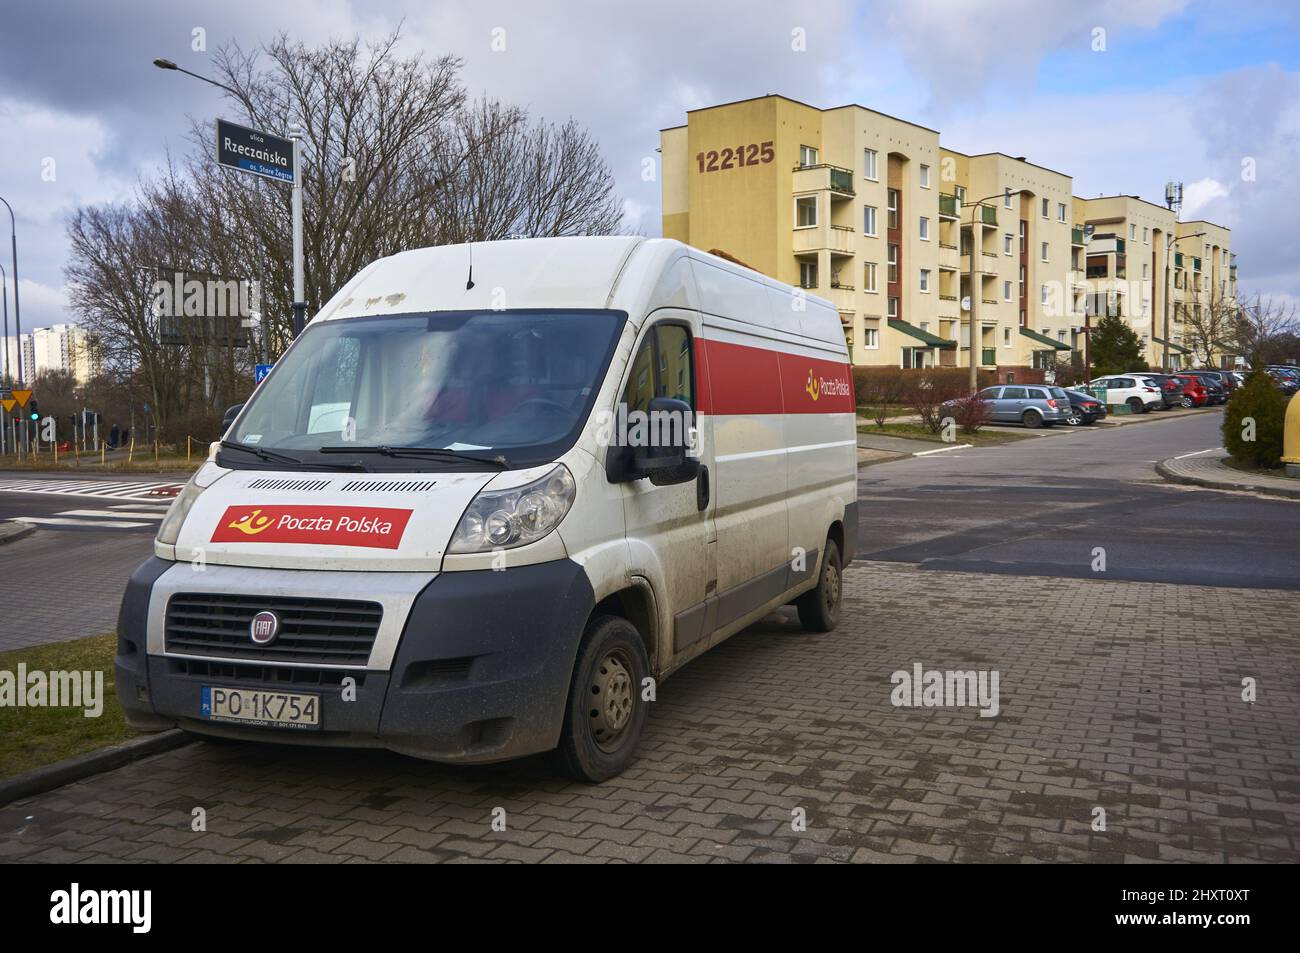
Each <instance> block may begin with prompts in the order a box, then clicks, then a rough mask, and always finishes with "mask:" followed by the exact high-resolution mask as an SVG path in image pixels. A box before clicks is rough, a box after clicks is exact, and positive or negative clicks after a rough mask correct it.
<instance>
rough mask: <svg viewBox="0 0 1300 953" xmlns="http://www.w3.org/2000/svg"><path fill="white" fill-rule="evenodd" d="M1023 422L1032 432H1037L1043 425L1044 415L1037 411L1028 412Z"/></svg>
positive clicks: (1022, 419)
mask: <svg viewBox="0 0 1300 953" xmlns="http://www.w3.org/2000/svg"><path fill="white" fill-rule="evenodd" d="M1020 419H1021V422H1023V423H1024V425H1025V426H1026V427H1028V428H1029V429H1030V430H1037V429H1038V428H1039V427H1041V426H1042V425H1043V415H1042V414H1040V413H1039V412H1038V411H1036V410H1026V411H1025V415H1024V417H1022V418H1020Z"/></svg>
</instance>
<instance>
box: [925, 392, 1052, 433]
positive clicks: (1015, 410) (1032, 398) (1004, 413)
mask: <svg viewBox="0 0 1300 953" xmlns="http://www.w3.org/2000/svg"><path fill="white" fill-rule="evenodd" d="M977 396H978V397H979V398H980V399H981V400H983V401H984V402H985V403H987V404H988V411H989V422H990V423H999V424H1023V425H1024V426H1026V427H1029V428H1030V429H1031V430H1032V429H1035V428H1038V427H1051V426H1052V425H1054V424H1058V423H1066V422H1067V418H1068V417H1069V415H1070V398H1069V396H1068V395H1067V394H1066V392H1065V388H1063V387H1052V386H1050V385H1048V384H1024V385H1014V386H1013V385H1007V386H1005V387H986V388H984V389H983V390H982V391H980V392H979V394H978V395H977ZM957 404H958V402H957V401H955V400H950V401H946V402H944V403H943V404H942V405H941V407H940V410H941V411H942V412H943V413H944V414H945V415H953V414H955V413H956V410H957Z"/></svg>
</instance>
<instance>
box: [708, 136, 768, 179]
mask: <svg viewBox="0 0 1300 953" xmlns="http://www.w3.org/2000/svg"><path fill="white" fill-rule="evenodd" d="M774 158H776V151H775V150H774V149H773V148H772V140H770V139H769V140H768V141H767V142H759V143H754V142H751V143H749V144H748V145H744V146H736V148H734V149H723V150H722V151H721V152H718V151H717V150H716V149H710V150H709V151H708V152H700V153H697V154H696V156H695V161H696V163H697V164H698V165H699V167H700V171H701V172H721V171H722V170H723V169H739V168H740V167H741V166H745V165H758V164H759V163H762V162H771V161H772V160H773V159H774Z"/></svg>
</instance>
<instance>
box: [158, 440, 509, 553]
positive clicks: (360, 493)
mask: <svg viewBox="0 0 1300 953" xmlns="http://www.w3.org/2000/svg"><path fill="white" fill-rule="evenodd" d="M212 470H216V471H217V472H216V473H212V472H211V471H212ZM204 471H206V472H204ZM495 475H496V473H495V471H494V472H492V473H463V472H455V473H322V472H316V471H311V472H303V471H301V470H293V471H275V470H225V469H223V468H217V467H215V465H214V464H211V463H209V464H207V465H206V466H205V467H204V469H203V471H200V473H199V475H198V476H197V478H196V482H197V483H198V484H199V485H200V486H206V487H207V488H206V489H205V490H204V491H203V492H202V493H201V494H200V495H199V497H198V498H197V499H196V500H195V501H194V504H193V506H192V507H191V508H190V511H189V513H188V515H187V516H186V517H185V522H184V524H183V525H182V526H181V530H180V534H179V535H178V537H177V540H176V547H175V559H177V560H178V561H187V562H196V563H199V564H201V563H216V564H221V565H226V566H255V567H261V568H274V569H315V570H357V569H376V568H380V566H379V565H378V564H380V563H382V568H383V569H385V570H395V571H407V572H437V571H438V570H439V569H440V568H441V566H442V557H443V554H444V552H445V551H446V548H447V545H448V543H449V542H450V540H451V535H452V533H453V532H454V531H455V529H456V525H457V523H459V521H460V518H461V515H462V514H463V513H464V512H465V508H466V507H467V506H468V505H469V503H470V501H471V500H473V498H474V496H475V494H477V493H478V491H479V490H481V489H482V488H483V487H484V486H485V485H486V484H487V483H488V481H490V480H491V479H492V478H493V477H494V476H495Z"/></svg>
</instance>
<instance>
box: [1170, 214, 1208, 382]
mask: <svg viewBox="0 0 1300 953" xmlns="http://www.w3.org/2000/svg"><path fill="white" fill-rule="evenodd" d="M1204 234H1205V232H1197V233H1195V234H1194V235H1179V236H1178V237H1177V238H1175V239H1174V240H1173V241H1172V242H1166V243H1165V307H1164V313H1165V320H1164V326H1165V333H1164V340H1165V343H1164V346H1163V349H1162V352H1161V353H1162V356H1161V358H1160V369H1161V370H1162V371H1166V372H1168V371H1169V370H1170V367H1169V259H1170V258H1171V257H1172V255H1173V251H1174V246H1175V245H1177V244H1178V243H1179V242H1181V241H1185V240H1186V239H1188V238H1200V237H1201V236H1202V235H1204Z"/></svg>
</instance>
